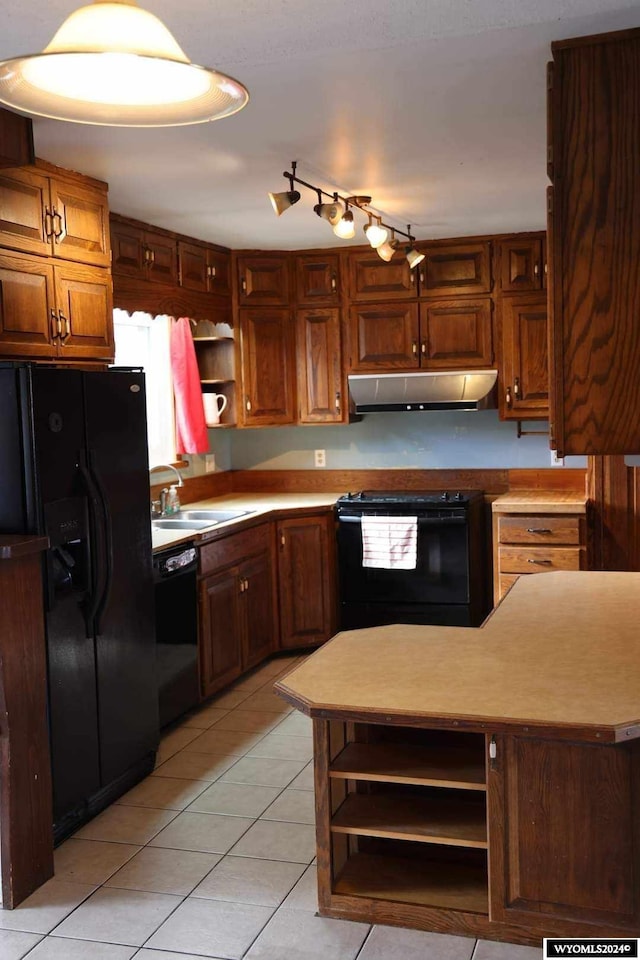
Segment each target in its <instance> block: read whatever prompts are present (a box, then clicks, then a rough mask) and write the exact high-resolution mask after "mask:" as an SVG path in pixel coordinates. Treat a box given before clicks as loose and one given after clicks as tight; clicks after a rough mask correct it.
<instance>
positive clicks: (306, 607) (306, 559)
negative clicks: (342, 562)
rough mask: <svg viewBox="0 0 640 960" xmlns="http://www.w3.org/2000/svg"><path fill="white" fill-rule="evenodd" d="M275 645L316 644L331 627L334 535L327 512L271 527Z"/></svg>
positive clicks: (333, 626)
mask: <svg viewBox="0 0 640 960" xmlns="http://www.w3.org/2000/svg"><path fill="white" fill-rule="evenodd" d="M277 540H278V584H279V590H280V646H281V648H283V649H285V650H286V649H287V648H290V647H291V648H293V647H302V646H306V645H309V646H311V645H313V646H315V645H317V644H319V643H323V642H324V641H325V640H328V639H329V637H331V635H332V634H333V632H334V630H335V620H336V611H335V605H336V597H335V586H334V569H335V567H334V556H333V553H334V550H333V544H334V543H335V535H334V533H333V519H332V517H331V515H330V514H326V513H325V514H321V515H318V516H315V517H299V518H292V519H290V520H281V521H280V522H279V523H278V526H277Z"/></svg>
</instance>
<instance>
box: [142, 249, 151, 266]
mask: <svg viewBox="0 0 640 960" xmlns="http://www.w3.org/2000/svg"><path fill="white" fill-rule="evenodd" d="M150 253H151V250H149V248H148V247H145V248H144V262H145V263H146V264H147V265H148V264H149V259H150V257H149V255H150Z"/></svg>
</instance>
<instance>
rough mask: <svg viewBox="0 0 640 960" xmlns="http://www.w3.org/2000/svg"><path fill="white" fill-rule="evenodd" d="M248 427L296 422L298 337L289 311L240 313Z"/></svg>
mask: <svg viewBox="0 0 640 960" xmlns="http://www.w3.org/2000/svg"><path fill="white" fill-rule="evenodd" d="M239 319H240V342H241V361H242V383H243V390H244V396H243V399H242V403H241V405H240V406H241V408H242V411H243V422H244V425H245V426H260V425H276V424H284V423H294V422H295V418H296V416H295V357H294V351H295V334H294V328H293V324H292V322H291V315H290V312H289V310H285V309H278V308H269V307H265V308H255V309H254V308H251V309H243V310H240V311H239Z"/></svg>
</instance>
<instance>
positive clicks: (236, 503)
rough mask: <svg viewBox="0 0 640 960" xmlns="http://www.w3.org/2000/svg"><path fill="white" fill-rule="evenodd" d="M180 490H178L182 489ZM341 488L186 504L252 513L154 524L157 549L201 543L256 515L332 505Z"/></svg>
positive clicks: (264, 516)
mask: <svg viewBox="0 0 640 960" xmlns="http://www.w3.org/2000/svg"><path fill="white" fill-rule="evenodd" d="M179 492H180V491H178V493H179ZM340 496H342V493H341V492H337V493H260V494H256V493H246V494H245V493H234V494H229V495H227V496H224V497H212V498H210V499H209V500H197V501H195V502H193V503H185V504H183V509H184V510H203V509H204V510H207V509H208V510H248V511H250V515H249V516H246V517H240V518H239V519H238V520H228V521H227V522H226V523H217V524H214V525H212V526H211V527H209V528H207V529H204V530H197V529H192V530H158V529H156V528H154V527H152V530H151V539H152V545H153V551H154V553H155V552H157V551H159V550H166V549H167V548H168V547H172V546H177V545H178V544H180V543H188V542H190V541H192V540H194V541H196V542H197V543H203V542H204V541H207V540H211V539H214V538H216V537H218V536H220V535H222V534H227V533H231V532H235V531H237V530H242V529H244V528H245V527H247V526H248V525H250V524H253V523H255V521H256V519H258V518H260V519H263V520H266V519H268V518H269V517H270V516H271V515H273V514H278V513H280V512H282V513H289V512H291V511H294V510H312V509H314V508H317V509H322V508H326V509H330V508H331V507H332V506H333V504H334V503H335V502H336V500H337V499H338V497H340Z"/></svg>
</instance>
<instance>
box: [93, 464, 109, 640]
mask: <svg viewBox="0 0 640 960" xmlns="http://www.w3.org/2000/svg"><path fill="white" fill-rule="evenodd" d="M88 461H89V470H90V472H91V476H92V478H93V481H94V483H95V486H96V488H97V490H98V495H99V497H100V505H101V508H102V516H103V520H104V526H103V533H104V553H105V560H106V568H105V578H104V588H103V590H102V595H101V597H100V599H99V601H98V607H97V610H96V636H100V634H101V633H102V618H103V616H104V612H105V610H106V608H107V605H108V603H109V598H110V596H111V587H112V586H113V531H112V519H111V510H110V509H109V498H108V497H107V494H106V492H105V489H104V486H103V484H102V481H101V479H100V474H99V473H98V471H97V470H96V466H95V462H94V458H93V454H92V452H91V450H89V453H88Z"/></svg>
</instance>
